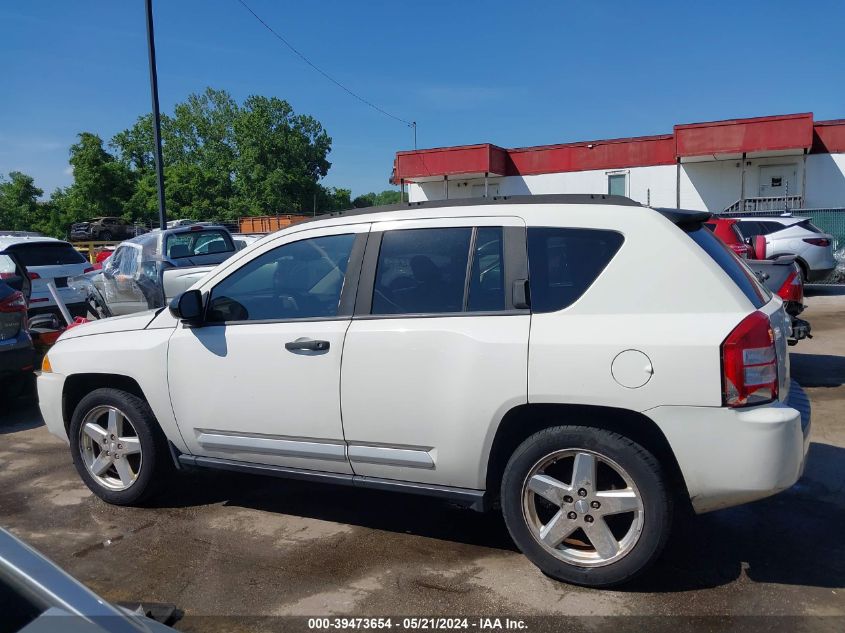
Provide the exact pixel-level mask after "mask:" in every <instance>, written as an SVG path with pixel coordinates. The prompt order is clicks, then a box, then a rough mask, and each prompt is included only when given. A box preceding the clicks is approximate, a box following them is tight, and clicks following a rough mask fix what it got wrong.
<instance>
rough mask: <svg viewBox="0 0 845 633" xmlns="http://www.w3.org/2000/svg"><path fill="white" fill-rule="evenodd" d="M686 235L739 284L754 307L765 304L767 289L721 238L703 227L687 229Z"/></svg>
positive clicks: (767, 297)
mask: <svg viewBox="0 0 845 633" xmlns="http://www.w3.org/2000/svg"><path fill="white" fill-rule="evenodd" d="M687 235H689V236H690V237H691V238H692V239H693V241H694V242H695V243H696V244H698V245H699V246H700V247H701V248H703V249H704V250H705V252H706V253H707V254H708V255H710V257H712V258H713V260H714V261H715V262H716V263H717V264H719V267H720V268H721V269H722V270H724V271H725V272H726V273H727V274H728V277H730V278H731V279H732V280H733V282H734V283H735V284H736V285H737V286H739V288H740V290H742V292H743V294H744V295H745V296H746V297H748V300H749V301H750V302H751V303H752V304H754V307H755V308H760V307H762V306H763V305H765V304H766V302H767V301H768V300H769V296H768V291H767V290H764V289H763V288H762V287H761V286H760V284H759V283H757V280H756V279H755V278H754V273H752V272H751V270H749V268H748V267H747V266H746V265H745V264H743V263H742V260H740V258H739V257H737V255H736V254H735V253H734V252H733V251H732V250H731V249H730V248H728V246H726V245H725V243H724V242H723V241H722V240H720V239H719V238H717V237H716V236H715V235H713V234H712V233H711V232H710V231H708V230H706V229H703V228H700V229H696V230H694V231H689V232H688V233H687Z"/></svg>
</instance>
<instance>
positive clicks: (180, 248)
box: [164, 229, 235, 259]
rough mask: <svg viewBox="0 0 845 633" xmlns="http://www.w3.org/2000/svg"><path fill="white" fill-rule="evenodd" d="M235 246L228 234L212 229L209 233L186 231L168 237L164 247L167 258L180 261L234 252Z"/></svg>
mask: <svg viewBox="0 0 845 633" xmlns="http://www.w3.org/2000/svg"><path fill="white" fill-rule="evenodd" d="M234 250H235V245H234V244H232V240H231V238H230V237H229V234H228V233H225V232H224V231H218V230H216V229H211V230H207V231H186V232H185V233H177V234H175V235H169V236H168V237H167V243H166V244H165V247H164V254H165V257H169V258H170V259H179V258H180V257H195V256H198V255H213V254H214V253H225V252H228V251H234Z"/></svg>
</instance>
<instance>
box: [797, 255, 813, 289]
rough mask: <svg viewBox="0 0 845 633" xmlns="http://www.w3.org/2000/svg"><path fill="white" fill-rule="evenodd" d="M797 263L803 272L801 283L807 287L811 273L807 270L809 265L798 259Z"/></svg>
mask: <svg viewBox="0 0 845 633" xmlns="http://www.w3.org/2000/svg"><path fill="white" fill-rule="evenodd" d="M795 262H796V263H797V264H798V269H799V270H800V271H801V283H803V284H804V285H807V284H808V283H810V276H809V275H810V273H809V271H808V270H807V264H805V263H804V262H802V261H801V260H800V259H796V260H795Z"/></svg>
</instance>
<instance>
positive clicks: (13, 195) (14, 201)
mask: <svg viewBox="0 0 845 633" xmlns="http://www.w3.org/2000/svg"><path fill="white" fill-rule="evenodd" d="M43 194H44V191H42V190H41V189H39V188H38V187H36V186H35V180H34V179H33V178H32V176H29V175H27V174H24V173H22V172H19V171H13V172H9V177H8V179H7V178H4V177H3V176H2V175H0V228H2V229H6V230H9V231H26V230H29V229H30V228H31V227H32V225H33V223H35V222H37V220H38V216H39V211H40V209H39V203H38V198H39V197H41V196H42V195H43Z"/></svg>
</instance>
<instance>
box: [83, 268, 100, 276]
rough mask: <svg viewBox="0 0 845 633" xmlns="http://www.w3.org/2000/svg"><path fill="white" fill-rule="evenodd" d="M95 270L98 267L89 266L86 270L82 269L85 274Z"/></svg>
mask: <svg viewBox="0 0 845 633" xmlns="http://www.w3.org/2000/svg"><path fill="white" fill-rule="evenodd" d="M95 270H97V269H96V268H94V266H88V268H86V269H85V270H83V271H82V274H83V275H84V274H85V273H90V272H94V271H95Z"/></svg>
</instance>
